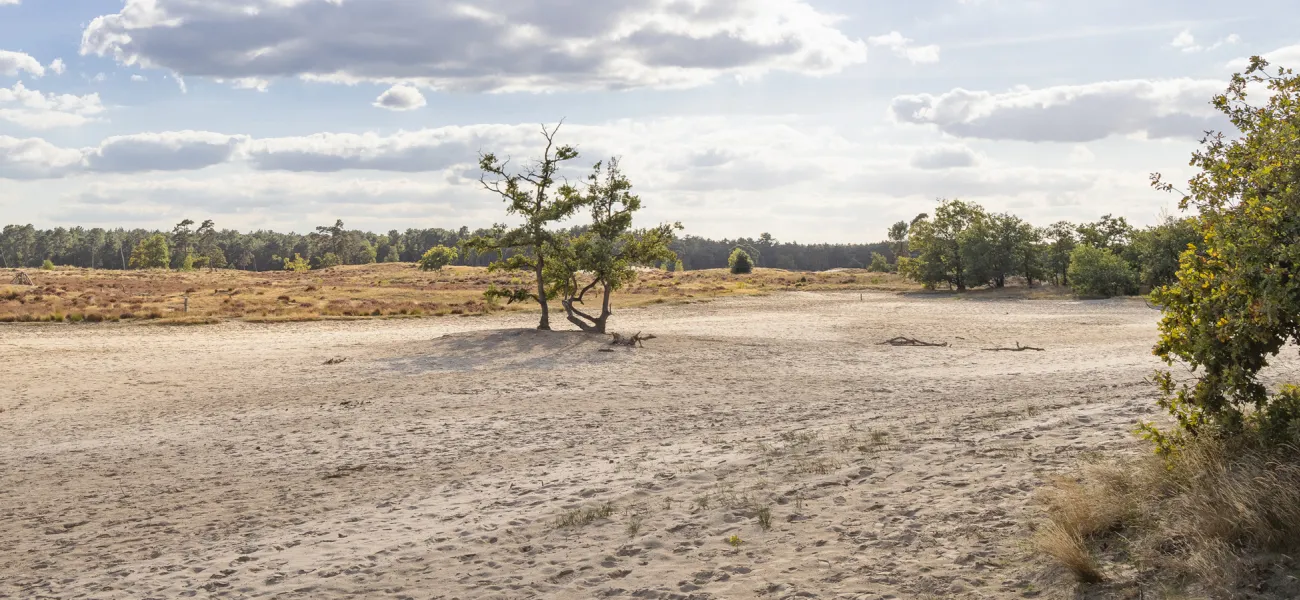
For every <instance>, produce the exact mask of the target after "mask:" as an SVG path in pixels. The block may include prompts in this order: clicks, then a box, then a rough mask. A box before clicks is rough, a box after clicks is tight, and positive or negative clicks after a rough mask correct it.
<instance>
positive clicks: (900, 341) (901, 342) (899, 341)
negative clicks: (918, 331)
mask: <svg viewBox="0 0 1300 600" xmlns="http://www.w3.org/2000/svg"><path fill="white" fill-rule="evenodd" d="M879 345H881V346H912V347H917V348H946V347H948V342H941V343H937V344H936V343H934V342H923V341H921V340H918V339H914V338H909V337H902V336H899V337H896V338H894V339H892V340H885V341H883V342H880V344H879Z"/></svg>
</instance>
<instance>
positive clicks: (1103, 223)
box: [1079, 215, 1133, 255]
mask: <svg viewBox="0 0 1300 600" xmlns="http://www.w3.org/2000/svg"><path fill="white" fill-rule="evenodd" d="M1132 238H1133V227H1132V226H1131V225H1129V224H1128V221H1127V220H1126V219H1125V218H1124V217H1115V216H1113V215H1103V216H1102V217H1101V219H1099V220H1097V221H1095V222H1092V223H1084V224H1083V225H1080V226H1079V243H1081V244H1086V245H1089V246H1092V247H1094V248H1101V249H1103V250H1110V251H1111V252H1113V253H1115V254H1118V255H1123V254H1124V251H1125V250H1126V249H1127V248H1128V245H1129V242H1130V241H1131V240H1132Z"/></svg>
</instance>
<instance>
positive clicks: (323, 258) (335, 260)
mask: <svg viewBox="0 0 1300 600" xmlns="http://www.w3.org/2000/svg"><path fill="white" fill-rule="evenodd" d="M315 263H316V266H315V268H317V269H329V268H333V267H337V266H339V265H341V264H343V261H342V260H339V255H337V254H335V253H333V252H326V253H325V254H322V255H320V256H319V257H317V258H316V261H315Z"/></svg>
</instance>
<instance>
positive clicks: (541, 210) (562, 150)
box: [465, 125, 581, 330]
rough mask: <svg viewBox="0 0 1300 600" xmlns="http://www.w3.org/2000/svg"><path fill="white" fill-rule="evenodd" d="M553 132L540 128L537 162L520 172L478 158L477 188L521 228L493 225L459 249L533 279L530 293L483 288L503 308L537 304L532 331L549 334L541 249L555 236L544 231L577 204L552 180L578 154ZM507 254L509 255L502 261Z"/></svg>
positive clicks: (489, 156) (501, 162)
mask: <svg viewBox="0 0 1300 600" xmlns="http://www.w3.org/2000/svg"><path fill="white" fill-rule="evenodd" d="M558 131H559V125H557V126H556V127H555V128H554V129H547V128H546V127H542V136H543V137H545V138H546V150H545V151H544V152H543V153H542V158H540V159H538V160H536V161H534V162H533V163H532V164H531V165H528V166H527V167H525V168H524V169H523V170H522V171H519V172H512V171H510V170H509V160H508V159H507V160H502V159H500V158H498V157H497V155H495V154H492V153H487V154H482V155H480V156H479V169H480V170H482V172H483V175H482V177H480V178H479V183H480V184H482V186H483V188H484V189H486V190H488V191H490V192H492V193H493V194H495V195H497V196H498V197H500V198H501V199H502V200H503V201H505V203H506V213H507V214H509V215H512V216H516V217H520V218H522V219H523V223H522V224H520V225H519V226H517V227H513V228H509V227H506V226H504V225H499V226H497V227H496V228H494V230H493V231H492V233H491V234H489V235H482V236H478V237H475V238H474V239H472V240H469V241H468V242H466V244H465V247H466V248H467V249H469V250H472V251H474V252H477V253H479V254H489V253H497V254H498V257H499V258H498V259H497V260H495V261H493V262H492V263H491V264H490V265H488V269H489V270H492V271H532V272H533V275H534V277H535V278H536V285H535V287H534V289H532V290H529V289H526V288H522V287H517V288H514V289H508V290H502V289H498V288H496V287H495V286H493V287H492V288H489V289H488V291H487V295H488V296H489V297H491V298H494V299H495V298H505V299H506V301H507V302H520V301H527V300H529V299H531V300H533V301H535V302H537V304H538V305H539V306H540V307H541V309H542V315H541V319H540V321H539V323H538V325H537V328H538V329H542V330H548V329H550V328H551V313H550V306H549V304H548V303H547V300H548V298H549V297H550V294H551V292H548V290H547V289H546V275H545V273H546V256H545V252H544V250H545V248H546V246H548V245H550V244H552V243H553V242H554V241H555V235H556V234H555V232H553V231H551V229H550V227H551V226H552V224H553V223H557V222H559V221H562V220H564V219H566V218H568V217H570V216H571V215H573V213H574V212H576V211H577V209H578V206H579V203H580V202H581V198H580V197H579V194H578V192H577V190H576V189H574V188H573V187H571V186H568V185H564V186H561V187H560V188H559V189H555V186H556V179H555V176H556V174H557V173H558V172H559V170H560V168H561V167H562V166H563V165H564V163H566V162H568V161H571V160H573V159H575V158H578V151H577V149H575V148H574V147H572V146H567V145H566V146H558V147H557V146H556V145H555V134H556V132H558ZM507 251H513V252H514V253H513V254H509V255H507Z"/></svg>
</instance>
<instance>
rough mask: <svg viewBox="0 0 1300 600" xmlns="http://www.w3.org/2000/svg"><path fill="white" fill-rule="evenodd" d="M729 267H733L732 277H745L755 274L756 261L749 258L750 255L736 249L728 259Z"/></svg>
mask: <svg viewBox="0 0 1300 600" xmlns="http://www.w3.org/2000/svg"><path fill="white" fill-rule="evenodd" d="M727 266H728V267H731V274H732V275H745V274H748V273H753V272H754V260H753V259H752V258H750V257H749V253H748V252H745V251H744V250H741V249H740V248H736V249H735V250H732V251H731V256H730V257H729V258H727Z"/></svg>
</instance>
